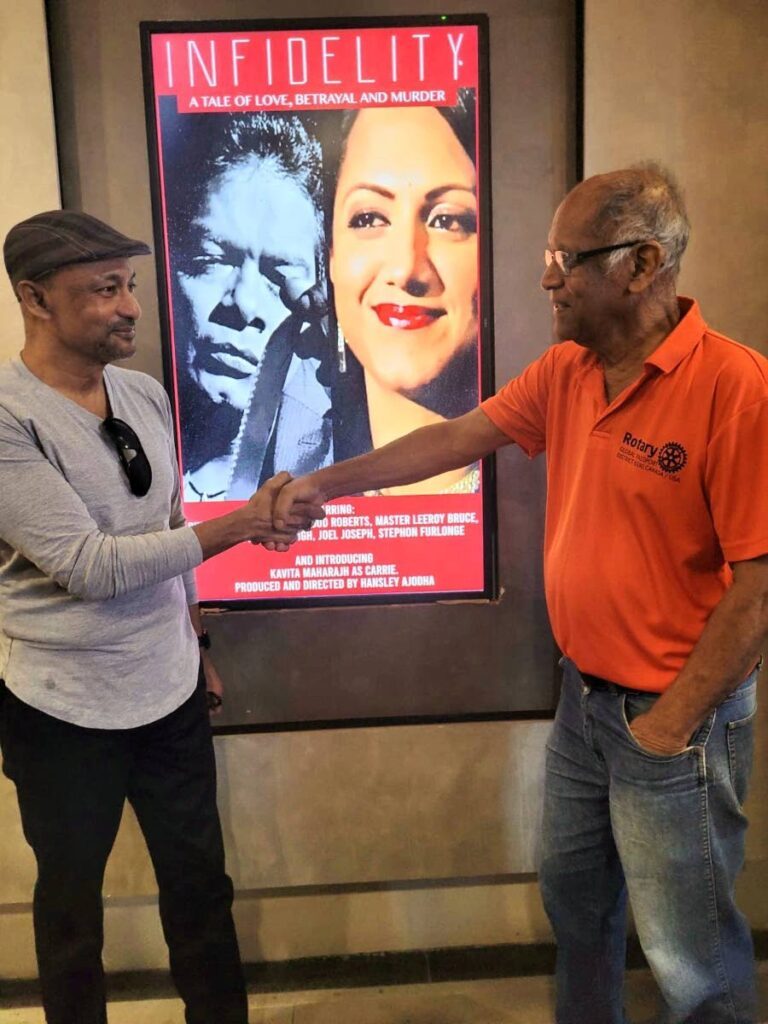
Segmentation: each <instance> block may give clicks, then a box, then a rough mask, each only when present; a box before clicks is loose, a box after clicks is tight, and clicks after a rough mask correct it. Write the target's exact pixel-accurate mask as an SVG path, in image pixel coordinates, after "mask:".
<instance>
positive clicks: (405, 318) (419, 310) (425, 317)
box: [373, 302, 445, 331]
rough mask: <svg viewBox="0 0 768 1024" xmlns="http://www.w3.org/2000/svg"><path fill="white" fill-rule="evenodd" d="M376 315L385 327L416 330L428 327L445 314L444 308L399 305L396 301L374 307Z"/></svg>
mask: <svg viewBox="0 0 768 1024" xmlns="http://www.w3.org/2000/svg"><path fill="white" fill-rule="evenodd" d="M373 311H374V313H375V314H376V316H377V317H378V318H379V320H381V322H382V323H383V324H384V326H385V327H396V328H398V330H401V331H416V330H418V329H419V328H420V327H428V326H429V325H430V324H431V323H433V322H434V321H435V320H437V318H438V317H441V316H443V314H444V313H445V310H443V309H427V308H426V307H425V306H398V305H395V304H394V303H389V302H382V303H380V304H379V305H378V306H374V307H373Z"/></svg>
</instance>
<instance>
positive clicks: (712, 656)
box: [633, 581, 768, 748]
mask: <svg viewBox="0 0 768 1024" xmlns="http://www.w3.org/2000/svg"><path fill="white" fill-rule="evenodd" d="M767 636H768V594H766V591H765V589H764V588H761V587H758V588H755V587H754V586H751V585H750V582H749V581H745V582H744V583H743V584H740V582H739V581H736V582H735V583H734V584H733V586H732V587H731V588H730V590H728V591H727V593H726V594H725V596H724V597H723V599H722V600H721V602H720V604H719V605H718V606H717V608H715V610H714V611H713V612H712V615H711V616H710V618H709V621H708V623H707V625H706V626H705V628H704V631H703V633H702V634H701V637H700V638H699V641H698V643H697V644H696V646H695V647H694V649H693V651H692V652H691V655H690V657H689V658H688V661H687V662H686V664H685V666H684V668H683V669H682V671H681V672H680V674H679V675H678V677H677V679H676V680H675V682H674V683H673V684H672V685H671V686H670V687H669V689H668V690H666V691H665V693H663V694H662V695H661V697H659V699H658V701H656V703H655V704H654V706H653V708H652V710H651V711H649V712H648V713H647V714H646V715H643V716H642V718H643V719H644V722H643V723H642V727H641V731H643V730H645V729H648V730H649V731H650V732H649V734H650V733H652V734H653V735H654V736H655V737H656V738H657V739H658V740H659V741H662V742H664V743H668V744H669V745H670V746H672V745H677V746H679V747H680V748H682V747H684V746H685V745H686V744H687V742H688V739H689V737H690V736H691V735H692V734H693V733H694V732H695V731H696V729H697V728H698V726H699V725H700V724H701V722H702V721H703V720H704V718H705V717H706V716H707V715H708V714H709V713H710V711H712V710H713V708H715V707H717V705H718V704H719V703H720V702H721V701H722V700H723V699H724V698H725V697H726V696H727V695H728V694H729V693H731V692H732V691H733V690H735V689H736V687H737V686H738V685H739V684H740V683H741V682H743V680H744V679H745V678H746V676H747V674H748V673H749V672H750V671H751V669H752V668H753V667H754V666H755V664H756V663H757V661H758V659H759V657H760V654H761V652H762V651H763V650H764V647H765V643H766V638H767ZM635 722H636V723H639V722H640V720H639V719H636V720H635ZM634 725H635V723H633V731H635V729H634Z"/></svg>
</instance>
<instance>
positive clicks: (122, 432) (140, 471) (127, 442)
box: [101, 416, 152, 498]
mask: <svg viewBox="0 0 768 1024" xmlns="http://www.w3.org/2000/svg"><path fill="white" fill-rule="evenodd" d="M101 425H102V427H104V430H105V432H106V434H107V436H108V437H109V439H110V441H111V442H112V444H113V445H114V446H115V450H116V451H117V454H118V455H119V457H120V462H121V463H122V466H123V469H124V470H125V475H126V476H127V477H128V486H129V487H130V488H131V494H135V495H136V497H137V498H143V497H144V495H145V494H146V493H147V491H148V490H149V488H150V487H151V486H152V467H151V466H150V464H149V459H148V458H147V456H146V454H145V452H144V449H143V448H142V447H141V441H140V440H139V438H138V435H137V434H136V431H135V430H134V429H133V427H130V426H128V424H127V423H126V422H125V421H124V420H119V419H118V418H117V416H107V418H106V419H105V420H102V423H101Z"/></svg>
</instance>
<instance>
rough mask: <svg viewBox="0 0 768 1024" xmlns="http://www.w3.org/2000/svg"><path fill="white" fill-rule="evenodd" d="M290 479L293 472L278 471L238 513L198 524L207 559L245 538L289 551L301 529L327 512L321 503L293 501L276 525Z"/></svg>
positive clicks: (198, 535)
mask: <svg viewBox="0 0 768 1024" xmlns="http://www.w3.org/2000/svg"><path fill="white" fill-rule="evenodd" d="M290 480H291V476H290V474H289V473H278V474H277V476H273V477H272V479H271V480H267V482H266V483H264V484H262V486H261V487H260V488H259V489H258V491H256V493H255V494H253V495H251V497H250V498H249V500H248V501H247V502H246V504H245V505H243V506H241V507H240V508H238V509H236V510H235V511H234V512H230V513H227V514H226V515H224V516H220V517H219V518H217V519H210V520H208V521H207V522H203V523H197V524H196V525H195V526H194V527H193V530H194V531H195V533H196V534H197V537H198V540H199V541H200V546H201V547H202V549H203V558H211V557H212V556H213V555H216V554H218V553H219V552H220V551H226V550H227V548H231V547H232V546H233V545H235V544H239V543H241V542H243V541H250V542H251V543H252V544H263V545H264V547H265V548H267V549H268V550H269V551H287V550H288V548H289V547H290V546H291V544H293V543H294V542H295V540H296V537H297V534H298V533H299V531H300V530H307V529H309V527H310V526H311V525H312V523H313V522H314V521H315V519H321V518H322V517H323V516H324V515H325V513H324V512H323V509H322V507H321V506H319V505H318V504H316V503H313V502H311V501H299V502H298V503H296V504H294V503H291V504H290V507H289V509H288V512H287V514H286V515H285V516H284V517H283V519H282V521H281V524H280V525H279V526H275V525H273V512H274V508H275V503H276V500H277V497H278V494H279V493H280V491H281V488H283V487H284V486H285V485H286V484H288V482H289V481H290Z"/></svg>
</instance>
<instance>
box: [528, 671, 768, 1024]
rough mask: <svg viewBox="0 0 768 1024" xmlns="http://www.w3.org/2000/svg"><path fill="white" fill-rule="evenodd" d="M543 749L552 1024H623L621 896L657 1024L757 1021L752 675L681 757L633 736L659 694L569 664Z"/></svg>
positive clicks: (754, 682)
mask: <svg viewBox="0 0 768 1024" xmlns="http://www.w3.org/2000/svg"><path fill="white" fill-rule="evenodd" d="M562 665H563V667H564V678H563V689H562V693H561V697H560V703H559V706H558V709H557V715H556V717H555V723H554V727H553V730H552V734H551V737H550V740H549V743H548V745H547V775H546V790H545V801H544V822H543V837H542V863H541V873H540V882H541V890H542V895H543V898H544V905H545V908H546V910H547V914H548V915H549V918H550V921H551V923H552V927H553V929H554V932H555V938H556V939H557V945H558V952H557V973H556V979H557V1010H556V1020H557V1024H625V1022H626V1019H627V1018H626V1016H625V1013H624V1008H623V999H622V993H623V979H624V965H625V929H626V904H627V894H629V899H630V901H631V904H632V911H633V914H634V918H635V923H636V925H637V933H638V937H639V940H640V944H641V946H642V949H643V952H644V953H645V956H646V959H647V960H648V963H649V965H650V967H651V970H652V971H653V974H654V977H655V979H656V981H657V983H658V985H659V988H660V990H661V994H662V1001H663V1008H662V1010H661V1012H660V1015H659V1017H658V1021H659V1024H683V1022H685V1024H754V1022H755V1021H756V1019H757V1010H756V994H755V979H754V959H753V949H752V939H751V935H750V929H749V925H748V923H747V921H746V919H745V917H744V915H743V914H741V913H740V912H739V910H738V909H737V908H736V906H735V904H734V898H733V887H734V882H735V879H736V876H737V874H738V873H739V870H740V869H741V866H742V863H743V860H744V837H745V832H746V828H747V821H746V818H745V816H744V813H743V811H742V804H743V802H744V798H745V796H746V791H747V785H748V782H749V774H750V768H751V763H752V745H753V738H752V732H753V719H754V714H755V706H756V705H755V699H756V689H757V670H755V672H753V673H752V674H751V675H750V676H749V678H748V679H747V680H746V681H745V682H744V683H743V684H742V685H741V686H740V687H739V688H738V689H737V690H736V691H735V692H734V693H732V694H731V695H730V696H729V697H728V698H726V700H724V701H723V702H722V703H721V704H720V706H719V707H718V708H717V709H716V710H715V711H714V712H713V713H712V714H711V715H710V716H709V717H708V718H707V719H706V720H705V721H704V722H703V723H702V725H701V727H700V728H699V729H698V730H697V731H696V733H695V734H694V736H692V737H691V740H690V744H689V746H688V747H687V748H686V749H685V750H684V751H683V752H682V753H680V754H677V755H675V756H674V757H660V756H657V755H654V754H649V753H646V752H645V751H644V750H643V749H642V748H641V747H640V746H639V745H638V744H637V743H636V742H635V740H634V739H633V737H632V735H631V733H630V731H629V728H628V725H629V723H630V722H631V721H632V719H633V718H635V717H637V716H638V715H640V714H642V713H643V712H644V711H647V710H648V709H649V708H650V707H651V705H652V704H653V702H654V701H655V700H656V699H657V697H656V695H655V694H649V693H642V692H640V691H637V690H621V689H620V688H618V687H616V688H614V689H613V690H611V689H607V690H605V689H599V688H597V687H591V686H589V685H587V684H586V683H585V682H584V680H583V679H582V677H581V676H580V674H579V671H578V669H577V668H576V666H575V665H574V664H573V662H571V661H569V660H568V659H565V658H564V659H563V661H562Z"/></svg>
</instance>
